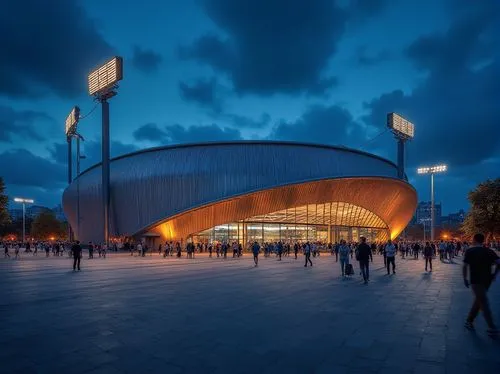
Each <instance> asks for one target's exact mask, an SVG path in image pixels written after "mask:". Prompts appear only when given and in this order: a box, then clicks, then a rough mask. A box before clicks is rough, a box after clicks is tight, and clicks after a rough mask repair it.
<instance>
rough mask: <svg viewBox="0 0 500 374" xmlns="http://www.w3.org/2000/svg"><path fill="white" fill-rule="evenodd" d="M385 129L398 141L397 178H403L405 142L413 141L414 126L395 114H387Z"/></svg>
mask: <svg viewBox="0 0 500 374" xmlns="http://www.w3.org/2000/svg"><path fill="white" fill-rule="evenodd" d="M387 127H389V128H390V129H391V131H392V133H393V134H394V136H395V138H396V139H397V141H398V178H400V179H404V177H405V166H404V165H405V142H406V141H408V140H411V139H413V136H414V131H415V130H414V125H413V123H411V122H410V121H408V120H406V119H405V118H403V117H401V116H400V115H399V114H396V113H388V114H387Z"/></svg>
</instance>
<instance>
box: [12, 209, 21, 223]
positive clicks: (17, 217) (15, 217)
mask: <svg viewBox="0 0 500 374" xmlns="http://www.w3.org/2000/svg"><path fill="white" fill-rule="evenodd" d="M9 215H10V219H11V220H12V221H17V220H20V219H23V210H22V209H19V208H16V209H9Z"/></svg>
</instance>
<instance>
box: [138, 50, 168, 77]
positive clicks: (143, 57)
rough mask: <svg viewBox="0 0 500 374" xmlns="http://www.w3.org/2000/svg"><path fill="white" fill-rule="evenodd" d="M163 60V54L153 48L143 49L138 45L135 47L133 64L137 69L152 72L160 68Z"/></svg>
mask: <svg viewBox="0 0 500 374" xmlns="http://www.w3.org/2000/svg"><path fill="white" fill-rule="evenodd" d="M162 60H163V58H162V56H161V55H160V54H159V53H156V52H155V51H153V50H151V49H142V48H141V47H138V46H135V47H134V54H133V56H132V64H133V65H134V67H135V68H136V69H138V70H140V71H142V72H144V73H151V72H154V71H156V70H158V67H159V66H160V64H161V62H162Z"/></svg>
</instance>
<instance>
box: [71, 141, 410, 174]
mask: <svg viewBox="0 0 500 374" xmlns="http://www.w3.org/2000/svg"><path fill="white" fill-rule="evenodd" d="M249 144H253V145H259V144H260V145H269V144H275V145H297V146H304V147H314V148H325V149H333V150H338V151H345V152H350V153H356V154H360V155H364V156H368V157H372V158H376V159H378V160H380V161H383V162H385V163H388V164H389V165H391V166H394V167H396V168H397V165H396V164H395V163H394V162H392V161H390V160H388V159H386V158H383V157H381V156H378V155H374V154H373V153H369V152H365V151H361V150H359V149H354V148H348V147H345V146H341V145H328V144H319V143H307V142H296V141H281V140H231V141H213V142H199V143H183V144H171V145H162V146H158V147H151V148H145V149H141V150H138V151H134V152H130V153H126V154H123V155H120V156H117V157H113V158H112V159H111V161H117V160H121V159H123V158H128V157H132V156H136V155H139V154H142V153H149V152H156V151H164V150H169V149H177V148H189V147H199V146H210V147H211V146H218V145H249ZM101 165H102V162H98V163H97V164H95V165H92V166H90V167H89V168H87V169H85V170H84V171H82V172H81V173H80V175H79V176H78V177H76V178H75V179H74V180H76V179H78V178H80V177H81V176H83V175H84V174H86V173H88V172H89V171H90V170H92V169H95V168H98V167H99V166H101ZM405 180H408V178H407V176H406V174H405Z"/></svg>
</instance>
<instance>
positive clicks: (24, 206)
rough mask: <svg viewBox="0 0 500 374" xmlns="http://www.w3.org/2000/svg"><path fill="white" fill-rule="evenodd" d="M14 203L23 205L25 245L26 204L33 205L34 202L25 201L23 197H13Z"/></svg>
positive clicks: (24, 236) (24, 239) (30, 200)
mask: <svg viewBox="0 0 500 374" xmlns="http://www.w3.org/2000/svg"><path fill="white" fill-rule="evenodd" d="M14 201H15V202H16V203H20V204H23V244H24V243H26V204H33V203H34V202H35V200H33V199H25V198H23V197H15V198H14Z"/></svg>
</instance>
